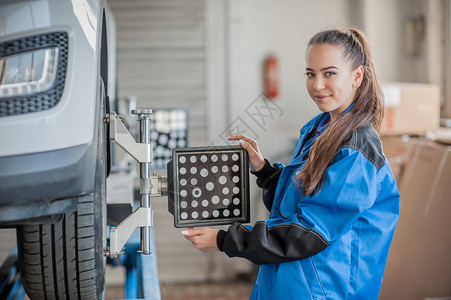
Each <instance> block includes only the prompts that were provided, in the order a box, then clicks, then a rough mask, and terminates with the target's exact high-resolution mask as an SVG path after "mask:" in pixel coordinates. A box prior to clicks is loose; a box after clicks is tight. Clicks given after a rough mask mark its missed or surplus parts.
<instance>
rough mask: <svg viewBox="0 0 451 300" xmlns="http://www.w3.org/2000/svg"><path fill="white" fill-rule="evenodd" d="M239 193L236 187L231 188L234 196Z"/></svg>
mask: <svg viewBox="0 0 451 300" xmlns="http://www.w3.org/2000/svg"><path fill="white" fill-rule="evenodd" d="M239 192H240V188H239V187H237V186H236V187H234V188H233V193H234V194H238V193H239Z"/></svg>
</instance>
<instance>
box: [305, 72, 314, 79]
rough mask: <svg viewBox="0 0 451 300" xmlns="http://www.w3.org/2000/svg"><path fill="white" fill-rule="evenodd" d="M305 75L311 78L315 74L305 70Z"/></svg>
mask: <svg viewBox="0 0 451 300" xmlns="http://www.w3.org/2000/svg"><path fill="white" fill-rule="evenodd" d="M305 76H307V77H308V78H312V77H315V74H313V73H312V72H307V73H305Z"/></svg>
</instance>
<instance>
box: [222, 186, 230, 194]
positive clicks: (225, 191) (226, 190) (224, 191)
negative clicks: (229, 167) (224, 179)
mask: <svg viewBox="0 0 451 300" xmlns="http://www.w3.org/2000/svg"><path fill="white" fill-rule="evenodd" d="M222 193H223V194H224V195H227V194H228V193H229V189H228V188H226V187H225V188H223V189H222Z"/></svg>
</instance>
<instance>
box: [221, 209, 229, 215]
mask: <svg viewBox="0 0 451 300" xmlns="http://www.w3.org/2000/svg"><path fill="white" fill-rule="evenodd" d="M222 214H223V215H224V217H228V216H230V211H229V210H228V209H224V211H223V212H222Z"/></svg>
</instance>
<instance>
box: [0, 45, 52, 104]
mask: <svg viewBox="0 0 451 300" xmlns="http://www.w3.org/2000/svg"><path fill="white" fill-rule="evenodd" d="M57 67H58V48H56V47H51V48H46V49H38V50H33V51H28V52H24V53H20V54H16V55H11V56H6V57H2V58H0V97H1V98H5V97H16V96H23V95H30V94H35V93H39V92H44V91H47V90H48V89H50V88H51V87H52V85H53V83H54V82H55V77H56V71H57Z"/></svg>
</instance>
